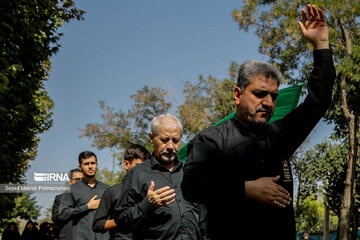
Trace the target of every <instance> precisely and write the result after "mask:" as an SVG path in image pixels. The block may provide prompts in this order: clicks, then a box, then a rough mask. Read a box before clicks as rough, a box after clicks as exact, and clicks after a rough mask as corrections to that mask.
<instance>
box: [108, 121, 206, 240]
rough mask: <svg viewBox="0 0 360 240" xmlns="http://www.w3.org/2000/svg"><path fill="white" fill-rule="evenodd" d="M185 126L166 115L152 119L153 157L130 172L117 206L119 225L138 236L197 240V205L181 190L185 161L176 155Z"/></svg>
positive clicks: (143, 237) (157, 238) (117, 221)
mask: <svg viewBox="0 0 360 240" xmlns="http://www.w3.org/2000/svg"><path fill="white" fill-rule="evenodd" d="M181 135H182V125H181V123H180V121H179V120H178V119H177V118H176V117H174V116H172V115H170V114H163V115H160V116H157V117H155V118H154V119H153V120H152V122H151V132H150V134H149V137H150V142H151V143H152V145H153V147H154V152H153V155H152V157H151V158H150V160H148V161H145V162H144V163H142V164H139V165H138V166H137V167H135V168H133V169H132V170H131V171H130V172H129V174H128V175H127V177H126V179H125V182H124V190H123V192H122V195H121V198H120V201H119V202H118V205H117V206H116V208H115V221H116V224H117V225H118V226H124V227H128V228H130V229H131V230H132V231H133V238H134V239H135V240H137V239H154V240H155V239H156V240H159V239H164V240H168V239H173V240H177V239H179V240H180V239H182V240H183V239H185V240H186V239H198V238H199V234H200V233H199V226H198V224H199V218H198V206H197V205H195V204H192V203H189V202H188V201H186V200H185V199H184V198H183V196H182V192H181V190H180V184H181V181H182V177H183V163H182V162H181V161H179V159H178V158H177V151H178V149H179V146H180V140H181Z"/></svg>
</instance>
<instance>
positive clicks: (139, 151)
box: [124, 144, 151, 163]
mask: <svg viewBox="0 0 360 240" xmlns="http://www.w3.org/2000/svg"><path fill="white" fill-rule="evenodd" d="M150 157H151V154H150V153H149V151H148V150H146V148H144V147H143V146H141V145H140V144H131V145H130V146H129V147H128V148H126V151H125V153H124V160H127V161H129V162H130V163H131V162H132V161H133V160H134V159H142V160H143V161H145V160H146V159H149V158H150Z"/></svg>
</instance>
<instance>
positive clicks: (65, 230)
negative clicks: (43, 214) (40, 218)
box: [51, 168, 84, 240]
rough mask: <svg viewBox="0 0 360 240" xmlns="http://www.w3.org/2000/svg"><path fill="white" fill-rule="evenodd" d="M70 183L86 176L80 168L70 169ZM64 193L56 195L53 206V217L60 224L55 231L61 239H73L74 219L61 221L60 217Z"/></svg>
mask: <svg viewBox="0 0 360 240" xmlns="http://www.w3.org/2000/svg"><path fill="white" fill-rule="evenodd" d="M69 176H70V185H71V184H74V183H77V182H78V181H81V180H82V179H83V177H84V174H83V173H82V172H81V170H80V169H79V168H75V169H72V170H71V171H70V174H69ZM63 196H64V194H59V195H56V196H55V199H54V204H53V207H52V216H51V219H52V220H53V222H54V223H55V224H56V225H57V226H58V229H57V231H56V233H55V237H57V238H59V239H66V240H72V219H71V218H69V219H68V220H67V221H61V220H60V219H59V207H60V203H61V199H62V198H63Z"/></svg>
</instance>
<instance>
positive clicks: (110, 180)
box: [96, 168, 126, 186]
mask: <svg viewBox="0 0 360 240" xmlns="http://www.w3.org/2000/svg"><path fill="white" fill-rule="evenodd" d="M125 175H126V172H125V169H123V170H121V171H116V172H115V175H114V173H113V171H110V170H109V169H108V168H103V169H98V171H97V172H96V179H97V180H98V181H101V182H103V183H106V184H107V185H109V186H112V185H114V184H117V183H120V182H121V181H122V180H123V179H124V177H125Z"/></svg>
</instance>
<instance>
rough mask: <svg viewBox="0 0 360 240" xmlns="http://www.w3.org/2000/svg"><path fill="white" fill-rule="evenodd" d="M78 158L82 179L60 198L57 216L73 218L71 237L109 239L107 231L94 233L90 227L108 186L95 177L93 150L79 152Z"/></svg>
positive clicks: (82, 239) (95, 162)
mask: <svg viewBox="0 0 360 240" xmlns="http://www.w3.org/2000/svg"><path fill="white" fill-rule="evenodd" d="M78 160H79V168H80V170H81V171H82V172H83V174H84V179H83V180H82V181H79V182H77V183H75V184H73V185H71V186H70V193H68V194H65V195H64V197H63V198H62V200H61V203H60V208H59V211H60V214H59V218H60V220H62V221H66V220H67V219H69V218H72V219H73V239H76V240H90V239H91V240H93V239H97V240H100V239H109V234H108V233H104V234H103V233H95V232H94V231H93V230H92V227H91V226H92V222H93V219H94V215H95V210H96V209H97V208H98V206H99V204H100V198H101V196H102V194H103V193H104V191H105V190H106V189H107V188H108V187H109V186H108V185H106V184H104V183H102V182H99V181H97V180H96V179H95V174H96V170H97V158H96V155H95V154H94V153H93V152H90V151H85V152H82V153H80V154H79V159H78Z"/></svg>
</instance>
